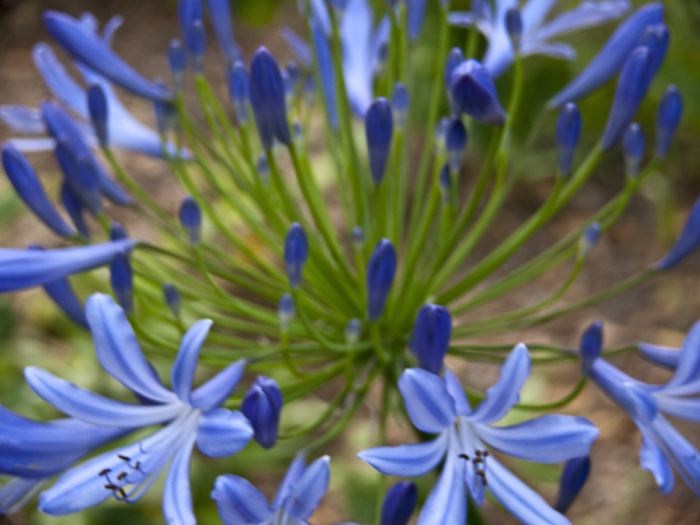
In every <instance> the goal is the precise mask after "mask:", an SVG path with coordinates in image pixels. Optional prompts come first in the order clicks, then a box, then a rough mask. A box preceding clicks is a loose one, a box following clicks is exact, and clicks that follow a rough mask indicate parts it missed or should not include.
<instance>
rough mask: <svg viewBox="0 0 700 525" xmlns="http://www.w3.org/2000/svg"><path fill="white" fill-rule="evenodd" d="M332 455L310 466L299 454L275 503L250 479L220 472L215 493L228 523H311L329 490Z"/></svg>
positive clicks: (213, 496)
mask: <svg viewBox="0 0 700 525" xmlns="http://www.w3.org/2000/svg"><path fill="white" fill-rule="evenodd" d="M329 466H330V458H329V457H328V456H323V457H320V458H318V459H317V460H316V461H314V462H313V463H311V465H309V466H308V467H307V466H306V463H305V458H304V455H303V454H299V455H298V456H297V457H296V458H295V459H294V461H293V462H292V464H291V465H290V466H289V470H287V474H286V475H285V476H284V480H283V481H282V483H281V484H280V486H279V488H278V489H277V494H276V495H275V499H274V500H273V501H272V503H268V501H267V498H265V496H264V495H263V494H262V493H261V492H260V491H259V490H258V489H257V488H255V487H254V486H253V485H252V484H251V483H250V482H249V481H248V480H247V479H244V478H241V477H239V476H233V475H226V476H219V477H218V478H217V479H216V483H215V484H214V490H213V491H212V493H211V497H212V498H213V499H214V500H215V501H216V506H217V508H218V509H219V516H221V520H222V521H223V522H224V524H225V525H307V524H308V521H307V520H308V519H309V517H310V516H311V515H312V514H313V512H314V510H316V507H318V505H319V503H320V502H321V499H322V498H323V496H324V495H325V494H326V491H327V490H328V480H329V478H330V467H329Z"/></svg>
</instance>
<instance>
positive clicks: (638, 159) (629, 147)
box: [622, 122, 644, 177]
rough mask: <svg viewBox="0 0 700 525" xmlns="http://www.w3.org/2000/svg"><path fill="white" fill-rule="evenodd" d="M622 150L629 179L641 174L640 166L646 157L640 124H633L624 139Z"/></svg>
mask: <svg viewBox="0 0 700 525" xmlns="http://www.w3.org/2000/svg"><path fill="white" fill-rule="evenodd" d="M622 149H623V151H624V152H625V168H626V172H627V176H628V177H636V176H637V175H638V174H639V166H640V165H641V163H642V155H644V133H643V132H642V128H640V127H639V124H637V123H636V122H632V124H630V125H629V127H628V128H627V131H625V136H624V137H623V138H622Z"/></svg>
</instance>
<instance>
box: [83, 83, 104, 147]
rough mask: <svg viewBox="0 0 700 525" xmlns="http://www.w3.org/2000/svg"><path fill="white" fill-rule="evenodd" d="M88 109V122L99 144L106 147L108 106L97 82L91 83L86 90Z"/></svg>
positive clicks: (102, 90)
mask: <svg viewBox="0 0 700 525" xmlns="http://www.w3.org/2000/svg"><path fill="white" fill-rule="evenodd" d="M87 100H88V111H89V113H90V122H92V129H93V130H94V132H95V136H96V137H97V140H99V142H100V146H102V147H103V148H106V147H107V146H108V145H109V132H108V128H107V121H108V119H109V107H108V106H107V96H106V95H105V92H104V89H103V88H102V86H101V85H99V84H93V85H91V86H90V87H89V88H88V90H87Z"/></svg>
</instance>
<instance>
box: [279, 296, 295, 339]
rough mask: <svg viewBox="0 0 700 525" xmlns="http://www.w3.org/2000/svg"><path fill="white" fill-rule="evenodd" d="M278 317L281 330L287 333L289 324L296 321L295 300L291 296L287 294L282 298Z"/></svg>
mask: <svg viewBox="0 0 700 525" xmlns="http://www.w3.org/2000/svg"><path fill="white" fill-rule="evenodd" d="M277 315H278V317H279V320H280V330H281V331H282V332H286V331H287V330H288V329H289V323H291V322H292V319H294V299H293V298H292V296H291V295H290V294H288V293H285V294H284V295H282V297H281V298H280V302H279V305H278V306H277Z"/></svg>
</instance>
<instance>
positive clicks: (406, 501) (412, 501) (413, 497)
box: [380, 481, 418, 525]
mask: <svg viewBox="0 0 700 525" xmlns="http://www.w3.org/2000/svg"><path fill="white" fill-rule="evenodd" d="M416 503H418V489H417V488H416V484H415V483H413V482H411V481H399V482H398V483H396V484H395V485H394V486H393V487H391V488H390V489H389V490H388V491H387V493H386V496H384V503H383V504H382V520H381V521H380V525H406V524H407V523H408V520H409V519H411V514H413V511H414V510H415V508H416Z"/></svg>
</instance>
